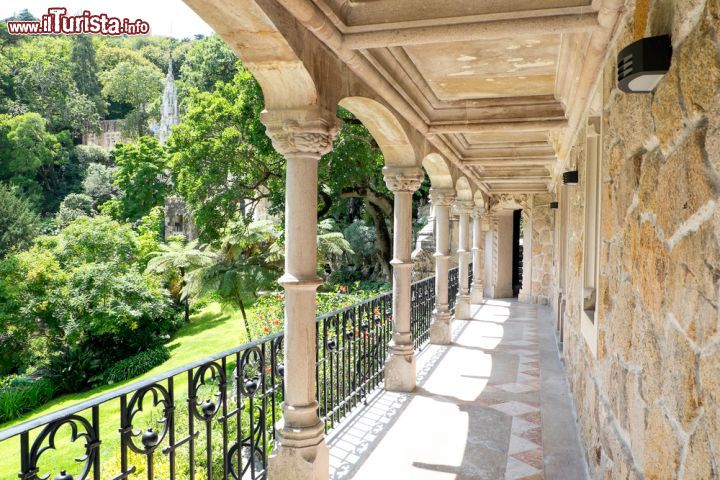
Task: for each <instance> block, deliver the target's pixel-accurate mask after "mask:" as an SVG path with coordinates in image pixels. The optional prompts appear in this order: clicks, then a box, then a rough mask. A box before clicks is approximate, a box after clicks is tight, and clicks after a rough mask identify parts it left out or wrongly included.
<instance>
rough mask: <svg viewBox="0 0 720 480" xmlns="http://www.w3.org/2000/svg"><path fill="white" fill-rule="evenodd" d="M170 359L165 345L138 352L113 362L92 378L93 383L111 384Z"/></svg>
mask: <svg viewBox="0 0 720 480" xmlns="http://www.w3.org/2000/svg"><path fill="white" fill-rule="evenodd" d="M169 359H170V351H169V350H168V349H167V347H166V346H164V345H161V346H159V347H155V348H152V349H150V350H146V351H144V352H140V353H138V354H137V355H133V356H132V357H129V358H126V359H124V360H120V361H118V362H115V363H114V364H113V365H112V366H111V367H110V368H108V369H107V370H105V371H104V372H103V373H102V375H99V376H98V377H96V378H94V379H93V383H94V384H95V385H105V384H106V385H112V384H114V383H118V382H122V381H124V380H128V379H130V378H134V377H137V376H139V375H142V374H143V373H145V372H148V371H149V370H151V369H153V368H155V367H157V366H158V365H160V364H162V363H163V362H166V361H167V360H169Z"/></svg>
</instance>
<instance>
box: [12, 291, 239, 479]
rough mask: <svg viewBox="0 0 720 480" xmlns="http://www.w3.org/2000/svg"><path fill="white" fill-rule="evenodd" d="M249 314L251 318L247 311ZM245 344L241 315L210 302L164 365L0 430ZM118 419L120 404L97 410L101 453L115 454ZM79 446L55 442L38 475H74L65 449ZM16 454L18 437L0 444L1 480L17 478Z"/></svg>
mask: <svg viewBox="0 0 720 480" xmlns="http://www.w3.org/2000/svg"><path fill="white" fill-rule="evenodd" d="M248 314H249V315H250V312H249V311H248ZM246 341H247V334H246V333H245V327H244V324H243V321H242V316H241V314H240V312H239V311H231V310H228V309H222V308H221V306H220V305H219V304H218V303H211V304H209V305H208V306H207V307H205V308H204V309H203V310H201V311H200V312H198V313H197V314H195V315H194V316H193V317H192V318H191V321H190V323H189V324H187V325H185V326H183V327H182V328H181V329H180V330H179V331H178V332H177V333H176V334H175V335H174V337H173V338H172V340H171V341H170V342H169V343H168V344H167V346H168V348H169V349H170V359H169V360H168V361H167V362H165V363H163V364H161V365H158V366H157V367H155V368H154V369H152V370H150V371H149V372H147V373H145V374H144V375H141V376H140V377H136V378H133V379H131V380H127V381H125V382H122V383H118V384H115V385H107V386H103V387H99V388H95V389H92V390H89V391H86V392H82V393H75V394H68V395H63V396H61V397H58V398H56V399H54V400H52V401H51V402H49V403H48V404H46V405H44V406H43V407H41V408H39V409H37V410H34V411H32V412H29V413H27V414H26V415H24V416H23V417H21V418H19V419H18V420H15V421H13V422H8V423H5V424H3V425H0V429H3V428H7V427H10V426H12V425H16V424H18V423H21V422H23V421H26V420H30V419H32V418H36V417H39V416H42V415H46V414H48V413H52V412H55V411H57V410H61V409H63V408H66V407H69V406H71V405H74V404H76V403H78V402H81V401H84V400H87V399H90V398H93V397H96V396H98V395H100V394H103V393H106V392H108V391H110V390H112V389H115V388H118V387H121V386H123V385H127V384H128V383H131V382H135V381H138V380H141V379H143V378H148V377H151V376H153V375H158V374H160V373H163V372H166V371H168V370H171V369H173V368H177V367H180V366H183V365H185V364H188V363H190V362H192V361H195V360H198V359H201V358H204V357H206V356H209V355H212V354H215V353H217V352H221V351H223V350H227V349H230V348H233V347H236V346H239V345H242V344H243V343H245V342H246ZM175 393H176V395H177V396H180V395H184V394H186V393H187V385H186V382H176V389H175ZM119 417H120V405H119V402H118V401H117V400H113V401H110V402H107V403H106V404H103V406H102V407H101V408H100V425H101V429H100V430H101V432H100V436H101V439H102V440H103V450H104V451H113V450H115V451H117V449H118V446H117V445H119V435H118V434H117V427H118V425H119V423H118V422H119ZM63 428H67V427H63ZM66 432H69V430H66ZM36 433H37V431H36ZM64 436H65V435H63V434H58V438H59V439H60V438H61V437H64ZM31 441H32V438H31ZM81 443H82V442H81V441H79V442H77V444H75V445H69V444H68V443H67V442H58V448H59V450H60V452H57V453H56V452H55V451H48V452H46V453H45V454H43V456H42V457H41V467H42V470H44V472H40V473H41V475H42V474H43V473H47V472H48V471H52V472H53V475H52V476H51V477H50V478H52V477H53V476H54V474H56V473H57V470H56V468H58V467H59V468H68V469H69V470H72V471H73V472H74V471H76V470H77V468H76V467H75V468H72V465H73V464H72V462H67V457H68V450H65V448H71V451H72V452H74V453H75V452H76V453H77V454H76V455H75V458H78V457H79V456H80V454H81V452H82V450H83V449H82V448H81V446H80V444H81ZM116 444H117V445H116ZM19 455H20V440H19V438H18V437H15V438H12V439H9V440H5V441H4V442H2V443H0V478H3V479H5V478H7V479H10V478H17V473H18V472H19V471H20V459H19ZM75 465H77V464H75ZM53 467H55V468H53Z"/></svg>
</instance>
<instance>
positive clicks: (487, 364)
mask: <svg viewBox="0 0 720 480" xmlns="http://www.w3.org/2000/svg"><path fill="white" fill-rule="evenodd" d="M537 310H538V307H536V306H531V305H523V304H518V303H517V302H514V301H512V302H511V301H496V300H491V301H487V302H486V303H485V304H484V305H482V306H480V305H476V306H473V319H472V320H468V321H456V322H454V336H453V338H454V343H453V344H452V345H450V346H429V347H428V348H426V350H425V351H424V352H422V354H420V355H419V356H418V370H419V371H418V388H417V389H416V390H415V391H414V392H413V393H411V394H399V393H391V392H384V391H382V390H378V391H376V392H374V393H373V395H372V397H371V398H370V400H369V405H368V406H367V407H364V408H361V409H358V410H357V411H356V412H353V413H352V414H351V415H350V416H349V418H348V419H347V421H345V422H343V423H342V424H341V426H340V428H338V429H337V430H336V431H334V432H333V433H332V434H331V436H329V437H328V445H329V447H330V449H331V451H330V455H331V459H330V461H331V478H333V479H347V478H355V479H364V478H369V479H373V480H379V479H382V478H390V476H392V477H394V478H402V479H405V478H408V479H413V480H415V479H425V478H428V479H434V478H437V479H441V478H442V479H448V478H454V479H458V480H461V479H502V478H512V479H521V478H522V479H540V478H544V477H543V475H544V474H545V468H544V467H545V465H544V456H543V429H542V415H541V404H542V398H541V397H542V389H541V373H540V371H541V368H540V357H541V355H540V351H539V350H540V348H539V337H538V326H539V322H538V315H537ZM548 325H549V327H548V328H549V329H550V331H551V330H552V326H551V325H552V324H551V323H548ZM544 327H545V326H544V325H543V328H544ZM551 333H552V332H551ZM570 441H575V442H576V441H577V438H576V434H575V438H573V439H571V440H570ZM583 471H584V470H583ZM548 478H549V477H548ZM575 478H583V477H582V476H581V477H575Z"/></svg>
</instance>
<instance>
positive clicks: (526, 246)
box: [518, 209, 533, 303]
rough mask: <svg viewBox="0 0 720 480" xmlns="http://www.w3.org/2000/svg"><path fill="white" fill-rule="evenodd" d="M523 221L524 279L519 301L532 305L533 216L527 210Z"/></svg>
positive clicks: (523, 214) (524, 212)
mask: <svg viewBox="0 0 720 480" xmlns="http://www.w3.org/2000/svg"><path fill="white" fill-rule="evenodd" d="M522 221H523V278H522V287H521V288H520V293H519V294H518V301H520V302H524V303H532V257H533V251H532V250H533V248H532V229H533V226H532V216H531V211H528V210H527V209H525V210H523V212H522Z"/></svg>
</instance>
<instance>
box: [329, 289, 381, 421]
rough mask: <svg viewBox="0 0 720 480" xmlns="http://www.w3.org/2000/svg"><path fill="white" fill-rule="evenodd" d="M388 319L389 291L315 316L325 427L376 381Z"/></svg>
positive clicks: (379, 377) (378, 375) (365, 393)
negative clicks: (317, 316) (316, 317)
mask: <svg viewBox="0 0 720 480" xmlns="http://www.w3.org/2000/svg"><path fill="white" fill-rule="evenodd" d="M391 322H392V294H391V293H385V294H382V295H379V296H377V297H374V298H371V299H369V300H365V301H363V302H360V303H357V304H355V305H352V306H350V307H348V308H346V309H343V310H339V311H336V312H331V313H328V314H326V315H323V316H322V317H320V318H318V323H317V325H318V334H317V348H316V349H315V352H316V358H317V368H316V369H315V375H316V380H317V398H318V403H319V405H320V411H319V412H318V413H319V415H320V419H321V420H323V421H324V422H325V431H326V432H327V431H328V430H330V429H331V428H333V427H334V426H335V425H336V424H337V422H339V421H340V420H341V419H342V418H343V417H344V416H345V415H346V414H347V413H348V412H349V411H350V410H352V408H353V407H355V406H356V405H358V404H359V403H360V402H361V401H363V400H364V399H365V398H366V396H367V394H368V393H369V392H370V391H372V390H373V389H374V388H376V387H377V386H378V385H380V382H381V381H382V379H383V366H384V363H385V356H386V355H387V348H388V343H389V341H390V337H391V335H392V323H391Z"/></svg>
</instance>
